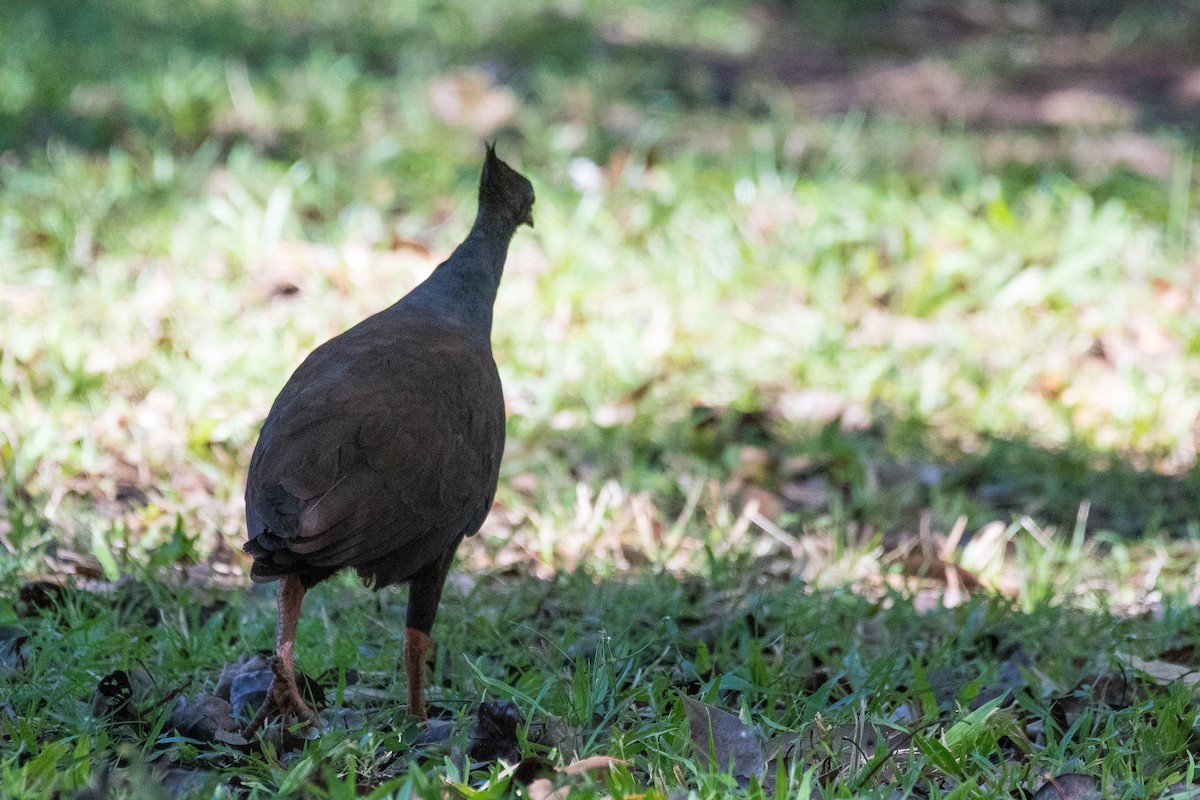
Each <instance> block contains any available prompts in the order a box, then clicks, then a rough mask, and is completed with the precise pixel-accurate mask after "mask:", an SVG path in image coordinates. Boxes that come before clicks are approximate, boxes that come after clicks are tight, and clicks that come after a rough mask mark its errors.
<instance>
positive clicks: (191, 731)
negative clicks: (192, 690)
mask: <svg viewBox="0 0 1200 800" xmlns="http://www.w3.org/2000/svg"><path fill="white" fill-rule="evenodd" d="M167 725H168V727H171V728H174V729H175V730H177V731H179V732H180V733H181V734H183V735H184V736H187V737H189V738H192V739H198V740H199V741H202V742H214V741H219V742H223V743H225V744H231V745H235V746H240V745H245V744H246V740H245V739H243V738H242V737H241V735H240V734H239V733H238V731H239V730H240V729H241V726H240V725H239V724H238V723H237V722H235V721H234V718H233V707H232V706H231V705H230V704H229V701H228V700H224V699H222V698H220V697H217V696H216V695H215V694H212V693H211V692H203V693H201V694H199V695H196V696H195V697H193V698H187V697H180V698H179V699H178V700H176V701H175V708H174V709H173V710H172V711H171V717H170V719H169V720H168V721H167Z"/></svg>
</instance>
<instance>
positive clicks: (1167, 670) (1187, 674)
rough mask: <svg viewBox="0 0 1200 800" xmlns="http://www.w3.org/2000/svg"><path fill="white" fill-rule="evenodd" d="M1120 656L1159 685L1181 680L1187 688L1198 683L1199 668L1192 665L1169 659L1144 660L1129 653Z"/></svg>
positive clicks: (1199, 681)
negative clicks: (1187, 665) (1174, 662)
mask: <svg viewBox="0 0 1200 800" xmlns="http://www.w3.org/2000/svg"><path fill="white" fill-rule="evenodd" d="M1120 658H1121V659H1122V660H1123V661H1124V662H1125V663H1126V664H1128V665H1129V666H1131V667H1133V668H1134V669H1136V670H1137V671H1138V672H1141V673H1144V674H1145V675H1147V676H1149V677H1150V678H1151V679H1152V680H1153V681H1154V682H1155V683H1156V684H1158V685H1159V686H1165V685H1167V684H1168V683H1174V682H1175V681H1183V684H1184V685H1185V686H1188V687H1189V688H1190V687H1195V686H1196V685H1197V684H1200V670H1197V669H1195V668H1194V667H1186V666H1183V665H1182V664H1172V663H1171V662H1170V661H1145V660H1143V659H1140V658H1138V657H1137V656H1131V655H1122V656H1120Z"/></svg>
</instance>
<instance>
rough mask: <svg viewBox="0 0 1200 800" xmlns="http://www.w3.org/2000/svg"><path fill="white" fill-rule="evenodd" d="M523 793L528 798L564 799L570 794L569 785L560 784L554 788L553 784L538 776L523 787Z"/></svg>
mask: <svg viewBox="0 0 1200 800" xmlns="http://www.w3.org/2000/svg"><path fill="white" fill-rule="evenodd" d="M525 794H526V796H528V797H529V800H565V798H566V797H567V796H568V795H569V794H571V787H570V786H560V787H559V788H557V789H555V788H554V784H553V783H551V782H550V781H549V780H547V779H546V778H538V779H537V780H536V781H534V782H533V783H531V784H529V785H528V786H526V787H525Z"/></svg>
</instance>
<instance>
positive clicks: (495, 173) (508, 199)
mask: <svg viewBox="0 0 1200 800" xmlns="http://www.w3.org/2000/svg"><path fill="white" fill-rule="evenodd" d="M486 147H487V154H486V156H485V157H484V160H483V174H481V175H480V176H479V208H480V210H481V211H482V210H484V209H486V210H488V211H492V212H495V213H499V214H502V215H503V216H504V218H505V219H507V220H508V221H509V222H511V223H512V226H513V227H514V228H516V227H517V226H518V225H529V226H530V227H532V226H533V201H534V196H533V184H531V183H530V182H529V180H528V179H527V178H526V177H525V176H524V175H522V174H521V173H519V172H517V171H516V170H515V169H513V168H512V167H510V166H509V165H508V164H505V163H504V162H503V161H501V160H500V158H499V156H497V155H496V145H495V143H490V144H487V145H486Z"/></svg>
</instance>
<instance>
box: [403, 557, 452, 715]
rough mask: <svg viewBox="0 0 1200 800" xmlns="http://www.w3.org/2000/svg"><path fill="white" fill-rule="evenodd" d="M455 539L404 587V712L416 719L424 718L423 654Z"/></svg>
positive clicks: (448, 569)
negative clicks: (438, 556) (406, 687)
mask: <svg viewBox="0 0 1200 800" xmlns="http://www.w3.org/2000/svg"><path fill="white" fill-rule="evenodd" d="M457 547H458V542H455V543H454V545H453V546H452V547H450V548H448V549H447V550H446V552H445V553H444V554H443V555H442V557H441V558H439V559H438V560H437V561H435V562H433V563H432V564H430V565H429V566H427V567H425V569H423V570H421V571H420V572H418V573H417V574H416V575H415V576H414V577H413V579H412V582H411V583H409V586H408V616H407V620H406V625H407V628H406V630H405V632H404V666H405V668H406V669H407V670H408V713H410V714H412V715H413V716H414V717H416V718H417V719H418V720H419V721H421V722H424V721H425V720H426V719H428V715H427V714H426V713H425V656H426V655H427V654H428V653H429V648H430V646H431V644H432V640H431V639H430V638H429V634H430V632H431V631H432V630H433V620H434V617H436V616H437V608H438V602H439V601H441V599H442V587H443V586H445V584H446V574H447V573H448V572H449V571H450V564H451V562H453V561H454V551H455V549H457Z"/></svg>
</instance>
